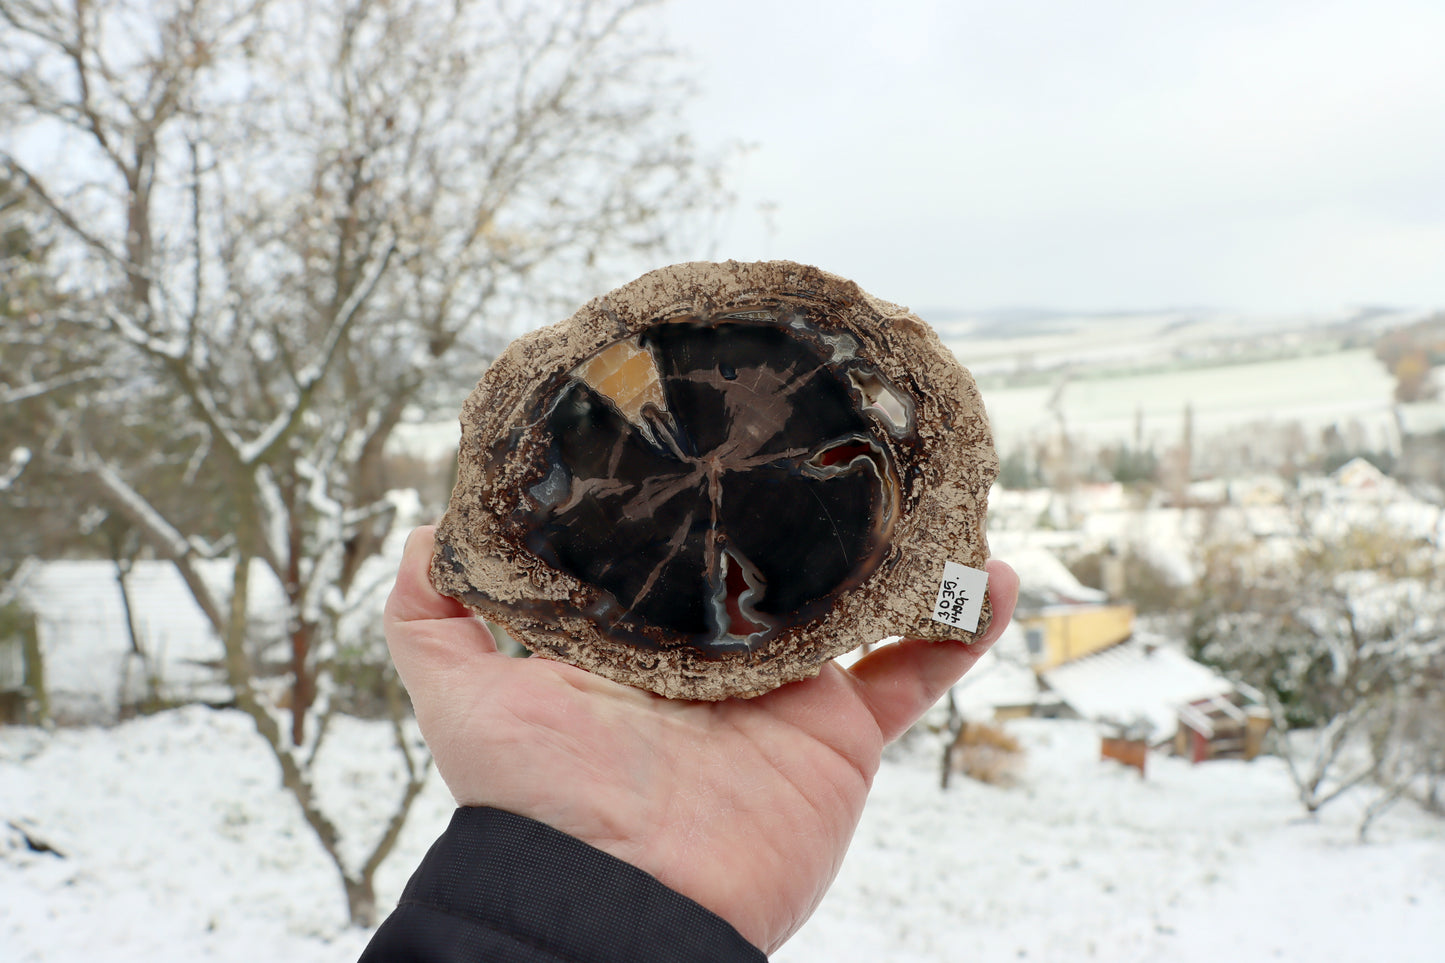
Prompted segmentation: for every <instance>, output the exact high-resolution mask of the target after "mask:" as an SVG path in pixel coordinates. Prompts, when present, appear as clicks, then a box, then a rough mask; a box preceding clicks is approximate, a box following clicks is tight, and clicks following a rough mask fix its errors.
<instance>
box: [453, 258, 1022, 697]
mask: <svg viewBox="0 0 1445 963" xmlns="http://www.w3.org/2000/svg"><path fill="white" fill-rule="evenodd" d="M461 421H462V441H461V449H460V452H459V465H458V479H457V485H456V489H455V491H454V492H453V493H452V500H451V505H450V507H449V508H448V510H447V513H446V516H445V517H444V518H443V519H442V521H441V525H440V527H439V529H438V531H437V550H436V555H435V556H434V558H433V560H432V581H433V583H434V584H435V585H436V587H437V589H438V590H439V591H441V592H443V593H444V594H446V595H449V596H451V597H453V598H456V599H459V600H460V601H461V602H462V603H463V604H465V605H466V606H467V607H468V608H470V609H471V610H472V611H474V612H476V613H477V614H479V615H483V616H485V617H487V618H489V619H492V620H494V621H496V622H499V623H501V624H502V625H504V626H506V627H507V629H508V630H509V631H510V632H511V633H512V634H513V635H514V636H515V637H516V638H517V639H518V640H520V641H521V642H523V643H524V644H525V645H526V646H527V647H528V648H530V649H532V651H534V652H536V653H538V654H541V655H545V656H547V657H549V658H554V659H558V660H561V661H563V662H568V663H571V664H573V665H578V666H581V667H583V668H585V669H588V670H591V671H593V672H596V673H598V674H600V675H603V676H606V677H608V678H611V679H615V680H617V681H619V682H624V683H628V684H630V685H636V686H640V687H642V688H645V689H650V690H652V691H653V692H656V693H659V694H660V695H664V696H667V697H669V698H686V699H723V698H727V697H729V696H752V695H758V694H760V693H762V692H766V691H768V690H770V689H773V688H775V687H777V686H779V685H782V684H784V683H787V682H792V681H795V680H798V679H803V678H807V677H810V676H812V675H815V674H817V672H818V671H819V669H820V668H821V667H822V665H823V664H824V663H825V662H827V661H828V660H829V659H831V658H833V657H835V656H837V655H840V654H842V653H844V652H847V651H848V650H850V649H852V648H855V647H856V646H858V645H859V644H861V643H864V642H872V641H876V640H877V639H879V638H882V637H885V636H890V635H902V636H907V637H911V638H924V639H960V638H961V639H963V640H965V641H967V640H969V639H971V638H972V635H973V633H970V632H965V631H962V630H960V629H958V628H955V627H954V626H951V625H948V624H946V623H944V622H941V621H935V620H934V619H933V617H932V616H933V614H934V609H935V602H936V600H937V599H938V598H939V591H940V584H941V580H942V578H943V572H944V565H945V563H946V562H955V563H960V564H962V565H964V566H968V567H972V568H982V567H983V563H984V560H985V559H986V558H987V556H988V546H987V543H986V540H985V537H984V516H985V512H986V510H987V497H988V490H989V486H990V485H991V484H992V482H993V479H994V477H995V476H996V474H997V471H998V459H997V457H996V455H995V454H994V450H993V443H992V440H991V438H990V435H989V429H988V421H987V417H986V415H985V413H984V408H983V403H982V402H981V401H980V399H979V396H978V390H977V388H976V387H975V385H974V383H973V379H972V378H971V377H970V376H969V374H968V372H967V371H966V370H965V369H964V368H963V367H962V366H961V365H959V363H958V362H957V361H956V360H955V359H954V357H953V355H952V353H951V352H949V350H948V349H947V348H945V347H944V346H943V345H942V343H940V342H939V340H938V337H937V335H935V334H934V332H933V331H932V329H930V328H929V327H928V326H927V325H926V324H924V323H923V322H922V321H920V320H919V319H918V318H916V317H915V316H913V315H912V314H910V313H909V312H908V311H907V310H906V309H904V308H900V307H897V306H895V305H892V304H888V303H886V302H883V301H879V300H877V299H875V298H872V297H870V296H869V295H867V294H865V293H864V292H863V291H861V290H860V289H859V288H858V286H857V285H855V284H853V283H852V282H851V281H847V280H845V279H843V278H840V277H836V276H834V275H831V274H827V273H825V272H823V271H820V270H818V269H817V268H812V267H807V266H804V265H800V264H794V263H791V262H787V261H776V262H764V263H756V264H742V263H737V262H727V263H723V264H707V263H693V264H679V265H674V266H672V267H668V268H663V269H661V270H658V271H653V272H651V273H649V274H646V275H644V276H642V277H641V278H638V279H637V280H636V281H633V282H632V283H630V284H627V285H624V286H623V287H621V288H618V289H617V290H616V291H613V292H611V293H610V294H607V295H604V296H602V297H600V298H597V299H595V300H593V301H591V302H590V303H588V304H587V305H586V306H584V307H583V308H582V309H581V310H580V311H578V312H577V313H576V314H575V315H574V316H573V317H572V318H571V319H569V320H567V321H565V322H563V323H561V324H558V325H554V326H552V327H549V328H545V329H543V330H540V331H537V332H534V333H532V334H529V335H526V336H524V337H522V338H520V339H518V340H517V341H515V342H513V343H512V344H511V345H510V346H509V347H508V348H507V349H506V351H504V352H503V353H502V355H501V357H499V358H498V359H497V360H496V362H495V363H494V364H493V365H492V366H491V367H490V368H489V369H488V370H487V372H486V374H485V375H484V376H483V377H482V380H481V382H480V383H479V384H478V385H477V388H476V390H475V391H474V392H473V393H472V395H471V397H470V398H468V399H467V402H466V405H465V406H464V408H463V409H462V418H461ZM988 616H989V613H988V608H987V602H986V600H984V609H983V614H982V618H981V621H980V623H979V627H978V629H977V631H982V630H983V628H984V627H986V626H987V623H988Z"/></svg>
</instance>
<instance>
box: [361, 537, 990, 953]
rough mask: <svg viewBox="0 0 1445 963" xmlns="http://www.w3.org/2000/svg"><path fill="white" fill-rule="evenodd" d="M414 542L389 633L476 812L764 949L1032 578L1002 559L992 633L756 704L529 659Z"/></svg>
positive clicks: (887, 659)
mask: <svg viewBox="0 0 1445 963" xmlns="http://www.w3.org/2000/svg"><path fill="white" fill-rule="evenodd" d="M431 554H432V530H431V529H429V528H423V529H418V530H417V531H416V532H415V533H413V535H412V537H411V539H410V541H409V542H408V543H407V547H406V552H405V555H404V558H403V560H402V565H401V569H400V572H399V573H398V576H397V582H396V586H395V588H394V589H393V590H392V594H391V598H390V599H389V600H388V602H387V608H386V635H387V641H388V643H389V645H390V647H391V652H392V657H393V659H394V660H395V662H396V666H397V670H398V671H399V672H400V673H401V677H402V681H403V682H404V683H405V684H406V687H407V691H408V692H409V693H410V694H411V698H412V702H413V704H414V705H415V708H416V715H417V721H418V723H419V724H420V725H421V729H422V733H423V735H424V736H425V737H426V740H427V743H428V744H429V745H430V746H431V749H432V753H433V755H434V756H435V758H436V763H437V769H438V771H440V772H441V774H442V778H443V779H445V780H446V783H447V786H448V788H449V789H450V790H451V792H452V795H453V796H454V797H455V798H456V801H457V802H458V804H460V805H463V806H493V807H496V808H498V809H504V810H508V811H510V812H514V813H518V814H520V815H523V816H528V817H530V818H532V819H536V820H539V821H541V822H544V823H547V824H548V825H550V826H553V827H555V828H556V829H559V830H561V831H563V832H565V833H568V834H569V835H572V836H575V837H577V838H578V839H581V840H583V841H584V842H587V843H590V844H591V845H593V846H595V847H597V848H599V849H601V850H603V851H605V852H608V853H611V854H612V855H614V856H617V857H618V858H620V859H622V860H625V861H626V862H629V863H631V864H633V865H634V866H637V867H639V868H641V869H643V870H646V871H647V872H649V873H651V874H652V875H653V876H655V877H657V878H658V879H659V880H661V881H662V882H663V883H664V884H666V885H667V886H670V887H671V888H672V889H674V890H676V891H678V892H680V893H682V894H683V895H685V896H688V897H690V898H691V899H693V900H695V901H697V902H698V903H700V904H702V905H703V906H705V907H707V908H708V909H710V910H712V911H713V912H715V913H717V914H718V915H719V916H721V917H723V918H724V919H726V920H727V921H728V922H729V923H731V924H732V925H733V926H734V927H735V928H736V929H737V930H738V931H739V932H740V933H741V934H742V935H743V936H744V937H746V938H747V939H748V940H749V941H751V942H752V943H753V944H755V945H756V946H759V947H760V948H762V949H763V950H764V951H765V952H772V950H774V949H775V948H777V947H778V946H779V945H781V944H782V942H783V941H784V940H786V939H787V938H788V936H789V935H791V934H792V933H793V932H794V931H795V930H796V929H797V928H798V927H799V926H801V925H802V923H803V921H804V920H806V919H807V918H808V915H809V914H810V913H811V912H812V911H813V909H814V908H815V907H816V906H817V905H818V902H819V901H820V900H821V899H822V897H823V894H824V892H825V891H826V890H827V888H828V885H829V884H830V883H831V882H832V880H833V877H834V876H835V875H836V873H837V871H838V867H839V865H840V864H841V863H842V859H843V854H844V852H845V851H846V850H847V847H848V842H849V840H850V839H851V838H852V835H853V830H854V828H855V827H856V826H857V823H858V819H859V816H860V815H861V813H862V810H863V803H864V800H865V799H866V797H867V794H868V788H869V785H870V784H871V782H872V779H873V775H874V773H875V772H876V771H877V769H878V763H879V759H880V757H881V754H882V751H883V747H884V745H886V744H887V743H888V742H889V741H890V740H892V739H894V738H896V737H897V736H898V735H900V734H901V733H902V732H903V731H904V730H906V729H907V728H908V727H909V726H910V725H912V724H913V722H915V721H916V720H917V718H918V717H919V716H920V715H921V714H922V713H923V712H924V711H925V710H926V709H927V708H928V707H929V706H930V705H932V704H933V703H934V701H936V700H937V699H938V697H939V696H940V695H942V693H943V692H944V691H945V690H946V689H947V688H948V687H949V686H951V685H952V684H953V683H954V682H955V681H957V679H958V678H959V677H960V676H962V674H963V673H964V672H966V671H967V670H968V669H969V668H970V667H971V666H972V665H973V663H974V662H976V661H977V660H978V657H979V656H980V655H982V654H983V652H984V651H985V650H986V649H987V647H988V644H990V643H991V642H992V641H993V640H994V639H995V638H997V637H998V634H999V633H1000V632H1002V631H1003V627H1004V626H1005V625H1006V624H1007V623H1008V619H1009V616H1010V615H1011V614H1012V611H1013V606H1014V601H1015V599H1016V597H1017V592H1018V579H1017V576H1015V575H1014V573H1013V571H1012V570H1011V569H1009V568H1008V566H1006V565H1003V564H1002V563H997V562H990V563H989V571H990V581H989V596H990V600H991V603H992V605H993V613H994V616H993V622H992V624H991V625H990V627H989V629H988V631H987V632H986V633H985V634H984V637H983V639H982V641H981V643H979V644H974V645H969V646H965V645H962V644H957V643H947V642H945V643H936V642H920V641H916V640H909V641H903V642H899V643H896V644H893V645H889V646H885V647H883V648H881V649H878V650H877V651H875V652H873V653H872V654H870V655H868V656H867V657H865V658H863V659H862V660H860V661H859V662H857V663H856V664H855V665H853V666H852V667H851V668H849V669H843V668H841V667H839V666H838V665H836V664H829V665H827V666H825V667H824V668H823V671H822V672H821V673H820V674H819V675H818V676H817V678H814V679H810V680H807V681H804V682H796V683H793V684H791V685H787V686H784V687H783V688H781V689H777V690H775V691H773V692H771V693H768V694H767V695H764V696H760V697H758V698H755V699H748V700H741V699H730V700H727V701H724V702H715V703H708V702H680V701H673V700H667V699H663V698H661V697H659V696H655V695H653V694H651V693H648V692H644V691H642V690H640V689H634V688H631V687H629V686H624V685H619V684H617V683H615V682H611V681H609V680H607V679H603V678H601V677H600V676H595V675H592V674H590V673H587V672H584V671H582V670H580V669H577V668H574V667H572V666H569V665H564V664H562V663H559V662H553V661H550V660H547V659H540V658H533V659H514V658H510V657H508V656H506V655H503V654H501V653H499V652H498V651H497V647H496V643H495V642H494V640H493V639H492V636H491V633H489V632H488V631H487V629H486V626H485V625H484V624H483V623H482V622H481V621H479V620H477V619H475V618H473V617H472V616H471V615H470V613H468V612H467V610H466V609H465V608H464V607H463V606H462V605H461V604H460V603H458V602H456V601H454V600H452V599H449V598H446V597H445V596H442V595H439V594H438V593H437V592H436V591H435V590H434V589H433V588H432V587H431V584H430V582H429V581H428V578H427V568H428V565H429V562H430V559H431Z"/></svg>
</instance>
